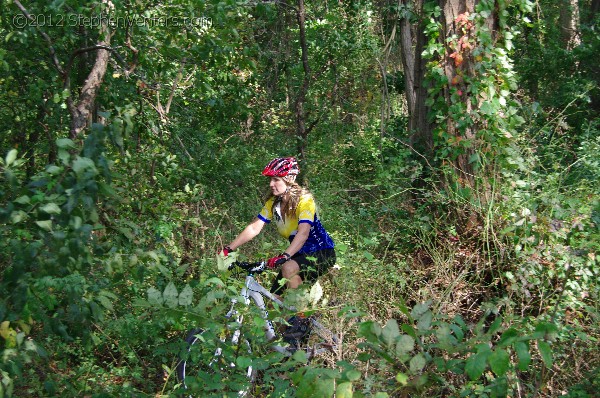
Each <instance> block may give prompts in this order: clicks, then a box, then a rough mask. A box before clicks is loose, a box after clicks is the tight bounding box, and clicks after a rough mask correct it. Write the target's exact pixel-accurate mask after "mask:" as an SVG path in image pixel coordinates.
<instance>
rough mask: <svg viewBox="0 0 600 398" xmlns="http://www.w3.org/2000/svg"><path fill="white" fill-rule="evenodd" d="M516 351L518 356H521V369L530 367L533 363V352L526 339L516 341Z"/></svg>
mask: <svg viewBox="0 0 600 398" xmlns="http://www.w3.org/2000/svg"><path fill="white" fill-rule="evenodd" d="M515 351H516V352H517V357H518V358H519V365H518V367H519V370H521V371H525V370H527V368H528V367H529V364H530V363H531V354H530V353H529V344H527V342H524V341H519V342H517V343H515Z"/></svg>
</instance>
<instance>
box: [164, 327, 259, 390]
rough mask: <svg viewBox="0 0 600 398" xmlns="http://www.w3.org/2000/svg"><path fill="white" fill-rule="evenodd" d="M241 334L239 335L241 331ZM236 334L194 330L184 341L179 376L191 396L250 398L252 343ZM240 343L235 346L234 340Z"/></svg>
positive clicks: (253, 373)
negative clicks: (241, 397) (246, 397)
mask: <svg viewBox="0 0 600 398" xmlns="http://www.w3.org/2000/svg"><path fill="white" fill-rule="evenodd" d="M238 333H239V332H238ZM233 334H234V333H230V332H229V331H219V332H218V333H215V332H212V331H209V330H204V329H193V330H191V331H190V332H188V334H187V336H186V338H185V349H184V350H183V351H182V354H181V360H180V361H179V363H178V365H177V368H176V373H177V379H178V380H179V382H180V383H181V384H182V386H183V388H184V389H185V390H186V393H189V394H190V395H191V396H202V397H210V396H223V393H226V394H227V395H228V396H232V397H234V396H235V397H239V396H247V395H248V391H249V390H250V388H251V386H252V383H253V381H254V375H255V371H254V370H253V367H252V366H251V364H252V358H251V354H252V352H251V350H250V344H249V343H248V341H247V340H245V339H243V338H242V339H236V338H234V336H233ZM236 340H239V343H237V344H235V343H233V342H234V341H236Z"/></svg>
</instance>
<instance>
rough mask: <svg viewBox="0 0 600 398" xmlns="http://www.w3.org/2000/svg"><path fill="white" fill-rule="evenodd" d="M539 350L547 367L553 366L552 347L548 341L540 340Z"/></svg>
mask: <svg viewBox="0 0 600 398" xmlns="http://www.w3.org/2000/svg"><path fill="white" fill-rule="evenodd" d="M537 344H538V351H539V352H540V355H541V356H542V361H543V362H544V365H546V367H547V368H552V362H553V360H552V348H551V347H550V344H548V343H547V342H546V341H541V340H538V343H537Z"/></svg>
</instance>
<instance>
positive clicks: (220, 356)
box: [176, 261, 339, 396]
mask: <svg viewBox="0 0 600 398" xmlns="http://www.w3.org/2000/svg"><path fill="white" fill-rule="evenodd" d="M235 268H237V269H240V270H243V271H244V272H245V273H246V280H245V283H244V287H243V288H242V289H241V292H240V295H239V296H238V297H236V298H233V299H232V300H231V308H230V309H229V311H228V312H227V314H225V318H226V319H227V321H228V324H227V327H226V328H225V329H224V330H208V329H205V328H200V327H199V328H195V329H192V330H191V331H189V332H188V334H187V336H186V338H185V343H186V350H185V352H184V353H183V355H182V358H181V360H180V361H179V363H178V365H177V367H176V373H177V378H178V380H179V382H180V383H181V384H182V386H183V387H184V388H185V389H188V388H190V389H193V388H192V387H193V383H203V386H202V387H203V388H206V389H208V390H215V391H219V389H220V388H222V387H223V386H224V385H225V384H227V386H228V388H230V389H234V390H236V391H237V395H238V396H247V395H248V392H249V390H250V388H251V386H252V384H253V383H254V382H255V380H256V377H257V371H256V369H255V367H254V366H253V363H252V362H253V355H252V345H251V344H250V341H251V340H252V336H250V335H248V334H249V331H248V328H244V329H243V328H242V325H243V321H244V319H243V318H244V317H243V314H242V311H240V310H238V307H239V305H241V304H243V305H245V306H250V305H252V304H254V305H256V306H257V307H258V309H259V313H260V315H261V317H262V319H263V320H264V323H265V337H266V340H267V341H268V342H269V347H270V349H272V350H274V351H276V352H279V353H280V354H282V355H283V356H284V357H289V356H292V355H294V353H296V352H297V351H299V350H302V351H304V354H305V355H306V359H307V360H309V361H310V360H311V359H313V358H315V357H316V356H319V355H321V354H323V353H325V352H333V353H335V352H336V351H337V349H338V344H339V339H338V337H337V336H336V335H335V334H334V333H332V332H331V331H330V330H329V329H327V328H326V327H325V326H323V325H322V324H321V323H320V322H319V321H318V320H317V317H316V316H313V315H311V316H308V317H301V316H294V317H292V318H290V320H288V322H289V323H290V326H288V327H287V329H286V330H285V332H284V333H282V334H281V336H279V337H281V338H278V335H279V333H278V332H277V331H276V329H275V326H274V325H273V322H272V321H271V320H270V319H269V313H268V310H267V303H266V302H265V299H266V300H267V301H271V302H273V303H274V305H276V306H279V308H283V309H285V310H287V311H290V312H291V313H293V312H295V311H296V309H295V308H293V307H290V306H286V305H284V303H283V302H282V301H281V300H280V299H279V298H277V297H276V296H275V295H274V294H273V293H271V292H270V291H268V290H267V289H265V288H264V287H263V286H262V285H261V284H260V283H259V282H258V281H257V280H256V279H255V275H258V274H261V273H263V272H264V271H266V262H265V261H259V262H254V263H248V262H235V263H232V264H231V265H230V266H229V270H233V269H235ZM239 299H241V300H239ZM242 330H245V332H244V333H245V334H244V335H243V334H242ZM232 373H235V374H236V375H237V377H234V376H233V375H232ZM240 373H243V374H244V377H243V378H240V377H239V374H240Z"/></svg>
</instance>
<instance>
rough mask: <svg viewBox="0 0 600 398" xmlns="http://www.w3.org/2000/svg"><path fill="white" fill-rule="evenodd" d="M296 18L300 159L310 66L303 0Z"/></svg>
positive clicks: (297, 126)
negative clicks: (300, 73) (299, 61)
mask: <svg viewBox="0 0 600 398" xmlns="http://www.w3.org/2000/svg"><path fill="white" fill-rule="evenodd" d="M296 16H297V18H298V28H299V31H300V49H301V51H302V69H303V70H304V77H303V79H302V85H301V86H300V90H299V91H298V96H297V97H296V104H295V105H296V106H295V108H296V135H297V139H298V153H299V154H300V158H301V159H305V158H306V157H305V150H306V140H307V129H306V116H305V112H304V103H305V102H306V93H307V92H308V88H309V86H310V66H309V65H308V45H307V43H306V24H305V18H306V10H305V9H304V0H298V9H297V11H296Z"/></svg>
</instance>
